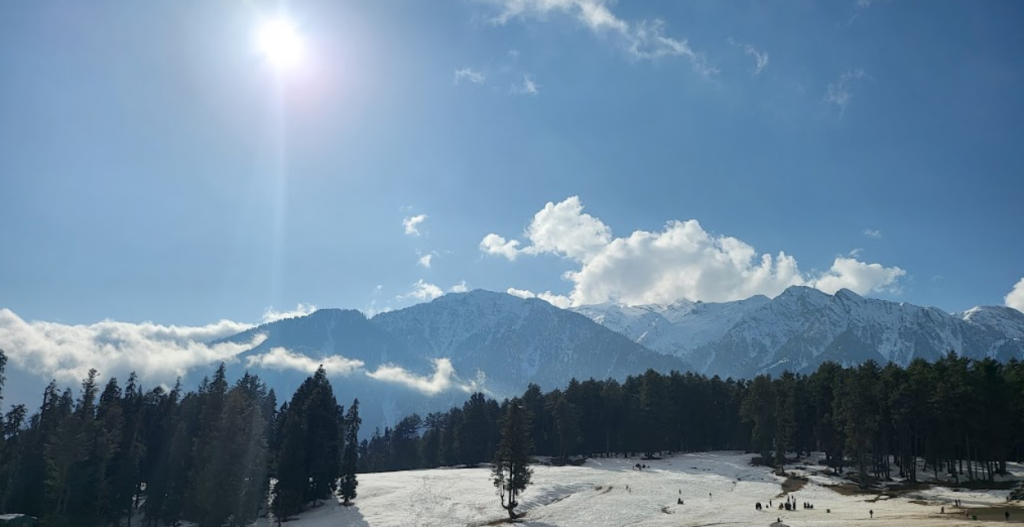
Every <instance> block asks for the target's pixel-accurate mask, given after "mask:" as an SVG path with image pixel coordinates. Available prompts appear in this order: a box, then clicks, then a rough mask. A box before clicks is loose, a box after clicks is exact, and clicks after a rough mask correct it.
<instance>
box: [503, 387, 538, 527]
mask: <svg viewBox="0 0 1024 527" xmlns="http://www.w3.org/2000/svg"><path fill="white" fill-rule="evenodd" d="M531 449H532V446H531V445H530V416H529V415H528V413H527V411H526V409H525V408H524V407H523V405H522V402H521V401H520V400H519V399H512V400H511V401H510V402H509V404H508V410H507V411H506V413H505V416H504V418H503V419H502V429H501V443H500V444H499V446H498V452H497V454H496V455H495V459H494V472H493V476H494V486H495V487H497V488H498V495H499V496H500V497H501V507H502V508H503V509H505V510H506V511H508V517H509V518H510V519H513V520H514V519H515V518H516V513H515V508H516V507H517V506H519V496H520V494H522V493H523V491H525V490H526V487H527V486H528V485H529V484H530V476H531V475H532V474H533V471H532V470H531V469H530V450H531Z"/></svg>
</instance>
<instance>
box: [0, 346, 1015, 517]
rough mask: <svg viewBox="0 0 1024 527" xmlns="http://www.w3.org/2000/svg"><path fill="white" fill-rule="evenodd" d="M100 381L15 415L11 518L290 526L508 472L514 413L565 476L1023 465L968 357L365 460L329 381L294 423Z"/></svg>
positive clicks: (793, 379)
mask: <svg viewBox="0 0 1024 527" xmlns="http://www.w3.org/2000/svg"><path fill="white" fill-rule="evenodd" d="M3 361H4V359H3V356H2V353H0V366H2V363H3ZM97 378H98V375H97V372H96V371H95V370H93V371H90V372H89V374H88V376H87V377H86V378H85V379H84V380H83V381H82V385H81V388H80V391H78V392H77V396H76V395H75V393H76V392H73V391H72V390H71V389H70V388H65V389H63V390H61V389H59V388H58V386H57V384H56V383H51V384H50V385H49V386H48V387H47V389H46V391H45V393H44V395H43V401H42V404H41V406H40V407H39V408H38V409H37V410H35V411H34V412H31V415H30V411H29V410H28V409H27V408H25V407H24V406H22V405H17V406H14V407H12V408H10V409H9V410H8V411H7V412H6V415H5V416H4V420H3V441H2V444H0V512H2V513H23V514H29V515H33V516H36V517H39V518H40V519H41V520H42V521H43V522H44V524H45V525H48V526H49V525H52V526H64V525H85V526H89V525H116V524H119V523H121V522H124V521H126V520H129V519H131V518H142V519H143V522H144V523H145V524H146V525H151V526H158V525H173V524H174V523H175V522H179V521H189V522H194V523H196V524H197V525H199V526H201V527H207V526H209V527H220V526H223V525H231V526H242V525H247V524H248V523H251V522H252V521H253V520H254V519H256V518H257V517H259V516H262V515H266V514H268V513H273V515H274V517H275V518H289V517H292V516H294V515H295V514H297V513H299V512H301V511H302V510H303V509H304V508H305V507H307V506H308V504H310V503H311V502H317V501H320V500H325V499H329V498H331V497H332V496H333V497H337V498H338V499H341V500H342V501H344V502H346V503H349V502H351V500H352V499H354V498H356V496H357V484H358V482H357V480H356V472H357V471H358V472H376V471H392V470H403V469H414V468H428V467H438V466H444V465H458V464H465V465H476V464H480V463H486V462H490V461H492V460H494V459H495V453H496V450H497V449H498V448H499V442H500V439H501V433H500V430H499V425H500V422H501V416H502V415H504V414H505V413H506V412H507V410H508V405H510V404H521V405H522V406H521V407H522V409H523V410H525V415H526V416H528V420H529V426H528V428H529V434H530V439H531V441H530V442H531V443H532V445H533V452H532V453H533V454H534V455H536V456H551V457H552V458H554V460H555V462H560V461H569V460H571V459H573V458H577V457H578V456H591V457H593V456H629V455H639V456H642V457H646V458H652V457H657V456H659V455H660V454H661V453H663V452H669V451H671V452H679V451H703V450H744V451H748V452H755V453H757V454H759V458H760V460H761V461H762V462H764V463H767V464H778V463H780V462H782V461H783V460H784V459H785V456H786V455H787V453H789V454H792V453H796V454H797V455H801V456H802V455H807V454H808V453H810V452H811V451H821V452H824V455H825V458H826V460H827V464H828V465H830V466H831V467H832V468H833V469H834V470H835V471H837V472H846V473H849V475H850V476H851V477H853V478H854V479H856V480H858V481H859V482H860V483H861V484H862V485H865V486H867V485H871V484H873V483H874V482H876V481H877V480H885V479H889V478H894V477H897V476H900V477H904V478H907V479H909V480H910V481H914V480H917V479H918V477H919V476H918V474H917V472H916V471H917V470H918V466H919V463H918V460H921V459H923V460H924V462H925V465H924V466H925V469H926V470H927V471H929V472H930V473H932V474H931V475H933V476H936V477H937V476H940V475H941V476H943V477H949V478H950V479H952V480H954V481H957V482H960V483H965V482H969V481H983V482H991V481H993V480H994V479H995V476H996V475H997V474H1001V473H1004V472H1005V469H1006V462H1007V461H1008V460H1020V459H1021V457H1022V456H1024V363H1021V362H1019V361H1016V360H1012V361H1010V362H1009V363H1007V364H1002V363H999V362H996V361H994V360H991V359H985V360H981V361H972V360H970V359H966V358H963V357H960V356H958V355H956V354H953V353H950V354H949V355H947V356H945V357H942V358H940V359H939V360H938V361H936V362H934V363H928V362H926V361H924V360H915V361H913V362H912V363H911V364H910V365H909V366H908V367H907V368H901V367H899V366H895V365H892V364H890V365H887V366H884V367H882V366H879V365H878V364H876V363H874V362H871V361H869V362H866V363H864V364H861V365H859V366H856V367H849V368H843V367H840V366H838V365H836V364H834V363H825V364H823V365H822V366H821V367H819V368H818V370H817V371H815V372H814V373H812V374H810V375H797V374H792V373H788V372H787V373H784V374H782V375H781V376H779V377H777V378H773V377H770V376H759V377H756V378H754V379H752V380H749V381H747V380H733V379H726V380H722V379H720V378H718V377H712V378H707V377H704V376H702V375H697V374H693V373H679V372H670V373H659V372H656V371H654V370H649V371H647V372H646V373H644V374H643V375H639V376H631V377H628V378H627V379H626V380H625V382H622V383H619V382H618V381H615V380H604V381H599V380H593V379H591V380H586V381H583V382H579V381H576V380H573V381H571V382H570V383H569V384H568V386H566V387H565V388H564V389H555V390H552V391H549V392H546V393H545V392H543V391H542V390H541V389H540V388H539V387H538V386H537V385H531V386H530V387H529V388H528V389H527V390H526V391H525V393H523V395H522V397H521V398H517V399H515V401H517V402H516V403H512V402H510V401H509V400H505V401H502V402H498V401H495V400H493V399H490V398H488V397H486V396H485V395H484V394H480V393H477V394H474V395H473V396H472V397H471V398H470V400H469V401H467V402H466V403H465V404H463V405H462V406H460V407H456V408H452V409H451V410H449V411H447V412H443V413H431V414H429V415H427V416H426V417H425V418H421V417H420V416H419V415H416V414H413V415H410V416H408V417H406V418H404V419H402V420H401V421H400V422H399V423H397V424H396V426H394V427H393V428H392V427H387V428H385V429H384V430H379V429H378V430H376V431H375V432H374V434H373V436H372V438H371V439H369V440H363V441H361V442H360V441H358V436H357V434H358V428H359V425H360V422H361V420H360V417H359V410H358V400H356V401H354V402H353V403H352V405H351V406H350V407H349V408H348V409H347V411H346V409H345V408H343V407H342V406H341V405H339V404H338V403H337V400H336V398H335V396H334V390H333V387H332V385H331V382H330V381H329V380H328V378H327V376H326V374H325V372H324V371H323V369H322V368H321V369H319V370H318V371H317V372H316V373H315V374H314V375H312V376H310V377H309V378H307V379H306V380H305V382H303V383H302V385H301V386H300V387H299V388H298V390H296V392H295V393H294V394H293V395H292V397H291V398H290V399H289V400H288V401H287V402H285V403H284V404H282V405H281V406H280V407H278V406H277V396H276V394H275V393H274V391H273V390H267V389H266V386H265V385H264V383H263V382H262V381H261V380H260V379H259V378H258V377H257V376H254V375H250V374H245V375H244V376H243V377H242V378H241V379H240V380H239V381H237V382H236V383H235V384H234V385H229V383H228V382H227V380H226V376H225V368H224V366H223V365H221V367H220V368H218V369H217V371H216V372H215V373H214V374H213V376H212V377H210V378H207V379H204V381H203V382H202V384H201V385H200V387H199V389H198V390H197V391H194V392H187V393H186V392H184V391H183V390H182V389H181V387H180V386H175V387H174V388H172V389H170V390H169V391H168V390H164V389H163V388H161V387H156V388H152V389H150V390H145V389H144V388H143V387H142V386H141V385H140V384H139V383H138V381H137V379H136V377H135V376H134V375H133V376H131V377H129V378H128V379H127V381H126V382H125V383H124V384H123V385H122V384H120V383H119V382H118V380H117V379H114V378H111V379H109V381H107V382H106V383H105V384H104V385H103V386H102V387H101V386H100V385H99V384H98V383H97ZM0 386H2V384H0ZM0 394H2V392H0ZM272 479H274V480H276V481H277V483H276V484H275V485H274V486H273V487H271V485H270V481H271V480H272Z"/></svg>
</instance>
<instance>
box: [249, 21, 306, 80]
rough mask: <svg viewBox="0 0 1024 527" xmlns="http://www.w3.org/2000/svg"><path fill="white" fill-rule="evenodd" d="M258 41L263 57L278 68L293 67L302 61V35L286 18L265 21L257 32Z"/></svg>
mask: <svg viewBox="0 0 1024 527" xmlns="http://www.w3.org/2000/svg"><path fill="white" fill-rule="evenodd" d="M257 42H258V44H259V49H260V53H262V54H263V58H265V59H266V60H267V62H269V63H270V64H271V65H272V66H274V67H275V68H277V69H288V68H292V67H294V66H296V65H298V64H299V63H300V62H301V61H302V57H303V54H304V49H303V45H302V37H301V36H300V35H299V32H298V31H296V30H295V26H294V25H293V24H292V23H291V21H290V20H288V19H286V18H275V19H273V20H268V21H267V22H264V23H263V25H262V26H260V28H259V32H258V33H257Z"/></svg>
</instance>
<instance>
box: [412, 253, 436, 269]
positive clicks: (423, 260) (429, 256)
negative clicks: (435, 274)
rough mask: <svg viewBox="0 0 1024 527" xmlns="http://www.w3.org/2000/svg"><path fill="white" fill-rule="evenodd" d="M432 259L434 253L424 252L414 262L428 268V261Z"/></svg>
mask: <svg viewBox="0 0 1024 527" xmlns="http://www.w3.org/2000/svg"><path fill="white" fill-rule="evenodd" d="M433 259H434V255H433V254H424V255H423V256H420V259H419V260H417V262H416V263H418V264H419V265H422V266H423V267H426V268H427V269H430V261H431V260H433Z"/></svg>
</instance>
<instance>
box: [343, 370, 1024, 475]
mask: <svg viewBox="0 0 1024 527" xmlns="http://www.w3.org/2000/svg"><path fill="white" fill-rule="evenodd" d="M521 400H522V403H523V405H524V406H525V407H526V408H527V409H528V410H529V411H530V413H531V415H532V423H533V428H532V439H533V444H534V447H535V450H534V453H535V454H536V455H543V456H553V457H555V458H561V459H563V460H565V459H567V458H569V457H571V456H580V455H583V456H608V455H634V454H636V455H642V456H646V457H652V456H657V455H658V454H659V453H661V452H666V451H701V450H746V451H750V452H756V453H759V454H760V456H761V458H762V459H763V460H765V461H766V462H767V463H771V464H775V463H778V462H780V461H781V460H782V459H783V457H784V455H785V454H786V453H787V452H791V453H792V452H796V453H798V454H801V455H806V454H808V453H809V452H810V451H812V450H813V451H821V452H824V454H825V456H826V458H827V460H828V463H829V464H830V465H831V466H832V467H834V469H835V470H837V471H846V472H852V475H853V476H855V477H857V478H858V479H859V480H860V481H861V483H862V484H864V485H867V484H870V483H871V482H872V481H873V480H878V479H886V478H890V477H895V476H897V475H898V476H901V477H905V478H908V479H910V480H911V481H914V480H916V479H917V477H918V475H917V474H916V470H917V464H916V463H915V462H914V461H915V460H917V459H923V460H924V461H925V463H926V467H927V470H929V471H931V472H933V473H934V475H948V476H950V478H951V479H953V480H955V481H964V480H988V481H991V480H992V479H993V478H994V476H995V475H996V474H998V473H1002V472H1003V471H1005V466H1006V461H1007V460H1020V459H1021V457H1022V456H1024V363H1021V362H1019V361H1016V360H1012V361H1010V362H1009V363H1007V364H1001V363H999V362H996V361H994V360H991V359H985V360H981V361H972V360H969V359H965V358H963V357H960V356H958V355H956V354H953V353H951V354H949V355H947V356H945V357H942V358H941V359H939V360H938V361H936V362H934V363H929V362H926V361H924V360H915V361H913V362H911V363H910V365H909V366H908V367H907V368H901V367H899V366H895V365H892V364H890V365H887V366H884V367H882V366H879V365H878V364H877V363H875V362H873V361H868V362H866V363H864V364H861V365H860V366H856V367H849V368H843V367H841V366H839V365H837V364H835V363H825V364H822V365H821V366H820V367H819V368H818V370H817V371H815V372H814V373H812V374H810V375H796V374H792V373H788V372H786V373H783V374H782V375H780V376H779V377H776V378H773V377H771V376H765V375H762V376H758V377H756V378H754V379H752V380H750V381H746V380H739V381H737V380H733V379H727V380H722V379H720V378H718V377H712V378H707V377H704V376H702V375H696V374H692V373H685V374H684V373H679V372H671V373H667V374H662V373H658V372H655V371H653V370H650V371H648V372H647V373H645V374H643V375H641V376H635V377H629V378H628V379H626V381H625V382H624V383H619V382H616V381H614V380H608V381H597V380H587V381H583V382H579V381H576V380H573V381H572V382H570V383H569V385H568V386H567V387H566V388H565V389H558V390H552V391H550V392H547V393H544V392H542V391H541V390H540V388H538V387H537V386H536V385H532V386H530V387H529V389H527V390H526V392H525V393H524V394H523V395H522V397H521ZM503 404H508V403H507V401H506V402H505V403H503ZM503 404H498V403H497V402H495V401H492V400H488V399H486V398H485V397H484V396H482V395H479V394H478V395H475V396H474V397H473V398H472V399H471V400H470V401H468V402H466V403H465V404H464V405H463V406H462V407H458V408H453V409H451V410H450V411H448V412H446V413H435V414H430V415H428V416H426V418H425V419H424V418H421V417H420V416H418V415H411V416H409V417H407V418H405V419H404V420H402V421H401V422H400V423H398V424H397V425H396V426H395V428H393V429H391V428H388V429H385V430H383V431H380V430H378V431H376V432H375V433H374V436H373V438H372V439H371V440H370V441H369V442H368V443H367V445H366V447H365V448H364V460H363V469H364V470H367V471H386V470H401V469H409V468H420V467H436V466H440V465H453V464H474V463H479V462H483V461H488V460H490V459H491V458H492V457H493V455H494V449H495V447H496V444H497V442H496V441H497V434H498V429H497V423H498V419H499V417H500V416H501V415H502V414H503V410H504V409H503Z"/></svg>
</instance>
